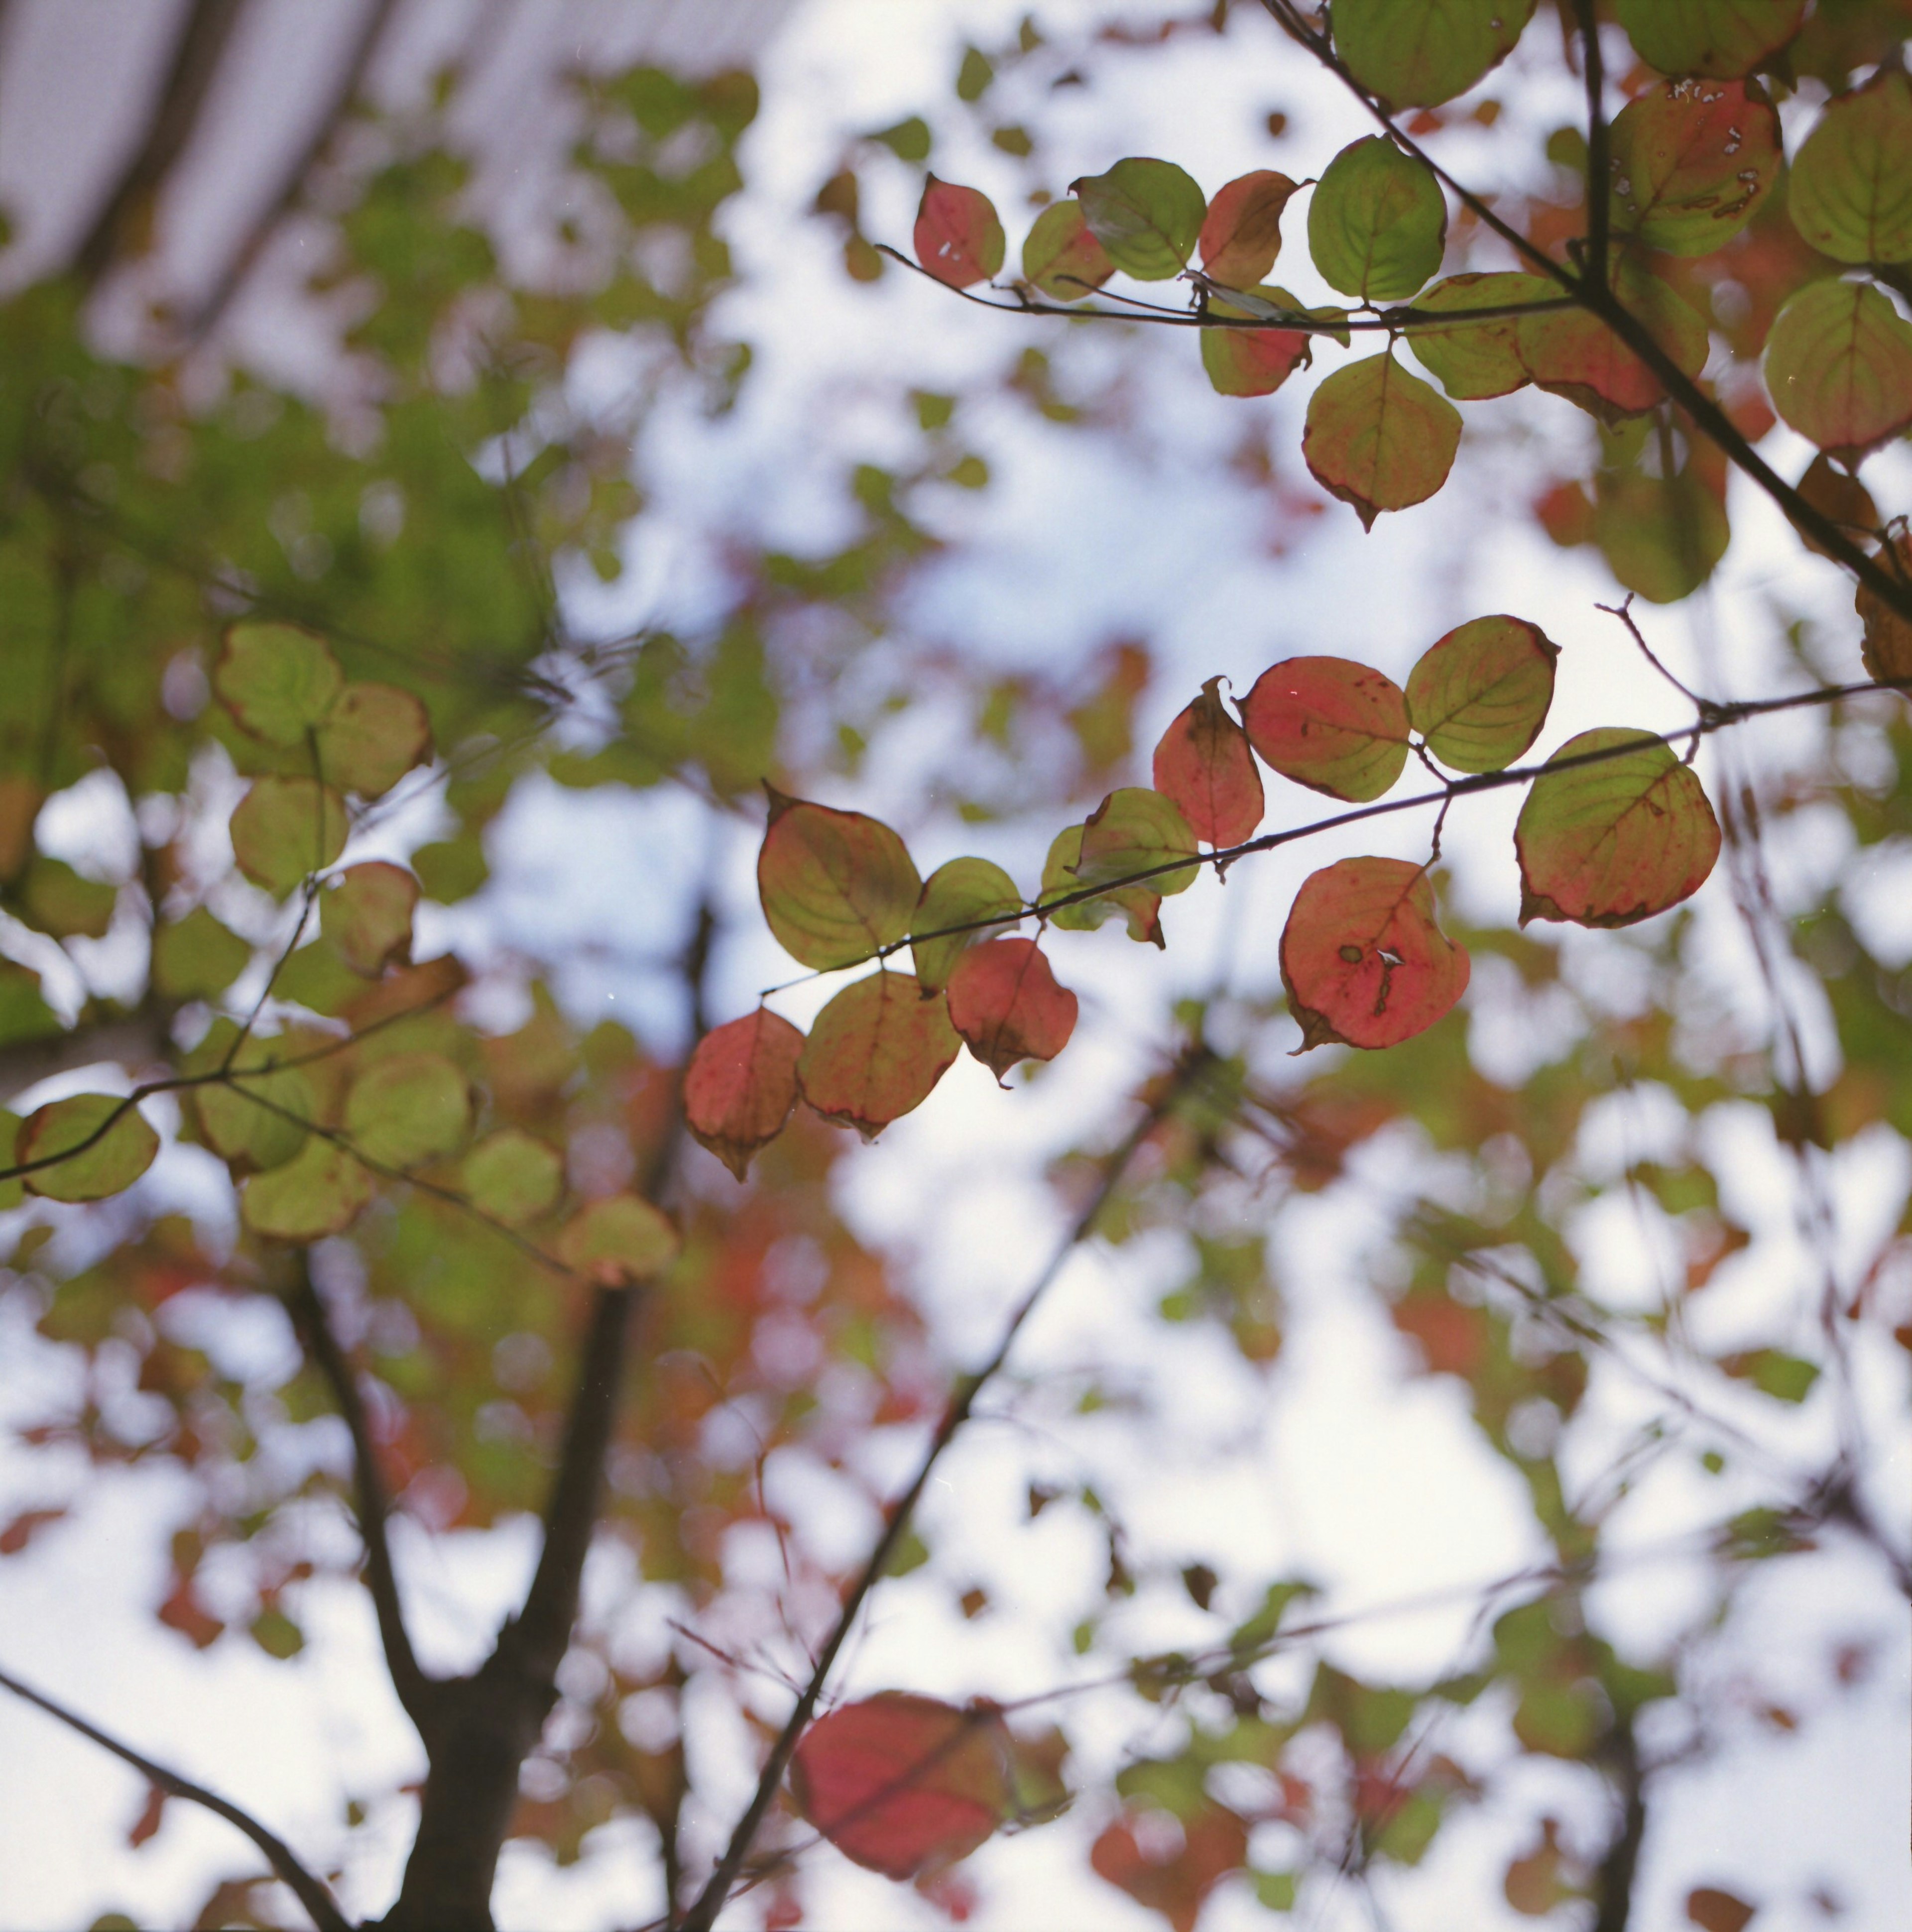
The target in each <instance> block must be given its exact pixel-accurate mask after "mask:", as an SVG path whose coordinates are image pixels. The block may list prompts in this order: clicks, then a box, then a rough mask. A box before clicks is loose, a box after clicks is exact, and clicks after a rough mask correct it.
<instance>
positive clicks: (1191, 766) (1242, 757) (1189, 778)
mask: <svg viewBox="0 0 1912 1932" xmlns="http://www.w3.org/2000/svg"><path fill="white" fill-rule="evenodd" d="M1221 682H1222V681H1221V679H1220V678H1218V677H1211V678H1210V679H1209V680H1208V682H1207V683H1206V684H1205V685H1202V694H1201V696H1200V697H1198V698H1196V700H1195V702H1194V703H1193V704H1190V705H1189V706H1187V708H1186V709H1184V710H1183V711H1181V712H1178V714H1177V715H1176V717H1175V721H1174V722H1173V723H1172V724H1170V725H1169V728H1168V729H1167V730H1166V731H1164V732H1163V733H1162V741H1161V742H1160V744H1158V745H1157V746H1156V747H1155V758H1154V771H1153V774H1152V775H1153V777H1154V784H1155V789H1156V790H1157V791H1159V792H1160V793H1162V795H1163V796H1164V797H1165V798H1168V799H1172V800H1173V801H1174V802H1175V806H1176V808H1178V810H1179V811H1181V815H1182V816H1183V817H1184V818H1185V819H1187V821H1188V823H1189V828H1190V830H1191V831H1193V832H1194V834H1195V835H1196V838H1200V839H1202V840H1205V841H1206V842H1207V843H1208V844H1211V845H1214V846H1217V847H1220V846H1226V845H1239V844H1241V842H1242V841H1243V840H1244V839H1245V838H1253V836H1254V832H1255V827H1256V826H1258V825H1259V824H1260V823H1261V822H1262V811H1263V809H1264V805H1265V801H1264V799H1263V796H1262V775H1261V773H1260V772H1259V771H1258V770H1257V769H1256V766H1255V757H1254V754H1253V751H1251V750H1250V748H1249V745H1248V735H1247V733H1246V732H1245V731H1244V730H1242V728H1241V726H1240V725H1239V724H1237V723H1236V722H1235V720H1234V719H1233V718H1231V717H1230V716H1229V714H1228V712H1227V709H1226V707H1225V706H1223V703H1222V699H1221Z"/></svg>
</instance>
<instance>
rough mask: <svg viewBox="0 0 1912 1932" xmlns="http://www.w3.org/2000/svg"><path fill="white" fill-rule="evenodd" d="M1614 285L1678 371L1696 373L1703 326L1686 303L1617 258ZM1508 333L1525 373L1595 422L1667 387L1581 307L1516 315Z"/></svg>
mask: <svg viewBox="0 0 1912 1932" xmlns="http://www.w3.org/2000/svg"><path fill="white" fill-rule="evenodd" d="M1614 293H1616V295H1617V296H1619V299H1620V300H1621V301H1622V302H1623V303H1624V304H1625V305H1626V307H1627V308H1628V309H1629V310H1630V311H1631V312H1632V313H1633V314H1634V315H1636V316H1637V317H1639V319H1640V320H1641V321H1642V322H1643V323H1645V324H1646V327H1647V329H1649V331H1650V332H1652V336H1653V338H1654V340H1655V341H1656V342H1658V344H1659V345H1660V347H1661V349H1663V350H1664V351H1665V352H1666V353H1667V355H1668V356H1670V358H1671V359H1672V360H1673V362H1675V363H1676V364H1677V365H1679V368H1680V369H1681V370H1682V371H1683V372H1684V373H1685V374H1687V375H1688V376H1694V377H1697V375H1698V374H1699V373H1700V371H1701V370H1702V369H1703V368H1705V366H1706V350H1707V337H1706V323H1704V322H1703V320H1701V319H1700V317H1699V316H1698V315H1697V314H1695V313H1694V310H1693V309H1692V308H1691V306H1690V305H1688V304H1687V303H1686V302H1683V301H1682V299H1680V298H1679V296H1676V294H1674V293H1673V290H1671V289H1670V288H1668V287H1667V285H1666V284H1665V283H1664V282H1663V281H1661V280H1660V279H1659V278H1658V276H1657V275H1649V273H1647V272H1646V271H1645V270H1644V269H1640V268H1637V267H1636V266H1634V265H1633V264H1631V263H1622V265H1621V268H1620V272H1619V276H1618V278H1616V284H1615V288H1614ZM1514 344H1515V347H1516V350H1517V353H1518V354H1519V356H1520V360H1521V362H1523V364H1524V365H1526V370H1527V373H1528V374H1529V375H1530V376H1532V378H1533V380H1535V382H1536V383H1538V384H1539V386H1541V388H1542V389H1546V390H1548V391H1550V392H1552V393H1553V395H1556V396H1564V397H1565V398H1566V399H1567V400H1568V401H1569V402H1571V403H1577V404H1578V405H1579V406H1580V407H1581V408H1582V409H1583V410H1586V411H1587V412H1588V413H1589V414H1591V415H1593V416H1598V418H1599V419H1600V420H1601V422H1605V423H1608V424H1611V423H1615V422H1619V421H1620V420H1621V419H1622V418H1624V417H1626V416H1639V415H1641V414H1643V413H1644V412H1646V410H1650V409H1651V408H1652V407H1653V406H1654V404H1656V403H1658V401H1660V400H1661V398H1662V397H1664V395H1665V394H1666V391H1665V389H1664V388H1663V387H1662V386H1661V382H1660V379H1659V378H1658V377H1657V376H1655V374H1653V372H1652V371H1651V370H1650V369H1649V368H1647V366H1646V364H1645V363H1643V362H1641V361H1640V359H1639V357H1638V356H1636V355H1634V353H1633V351H1632V350H1631V349H1629V348H1628V347H1627V346H1626V344H1625V343H1623V342H1622V341H1621V340H1620V339H1619V337H1618V336H1617V335H1615V334H1614V333H1613V331H1612V330H1611V329H1609V328H1608V327H1607V325H1606V324H1605V323H1604V322H1602V321H1601V320H1600V318H1599V317H1598V316H1596V315H1592V314H1589V313H1588V312H1587V311H1586V310H1584V309H1556V310H1550V311H1546V312H1544V313H1543V314H1538V315H1531V316H1523V317H1521V318H1520V321H1519V323H1517V325H1516V326H1515V329H1514Z"/></svg>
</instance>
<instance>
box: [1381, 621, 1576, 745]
mask: <svg viewBox="0 0 1912 1932" xmlns="http://www.w3.org/2000/svg"><path fill="white" fill-rule="evenodd" d="M1559 655H1560V647H1559V645H1557V644H1556V643H1553V642H1552V641H1551V640H1550V639H1549V638H1548V637H1547V634H1546V633H1545V632H1544V631H1542V630H1541V628H1540V626H1539V625H1538V624H1530V623H1529V622H1527V621H1526V619H1524V618H1522V617H1507V616H1499V617H1477V618H1475V619H1474V621H1473V622H1472V623H1470V624H1463V625H1460V628H1458V629H1457V630H1452V631H1448V634H1447V635H1446V636H1445V637H1442V639H1441V640H1439V642H1438V643H1434V644H1431V645H1430V646H1428V648H1427V650H1426V651H1425V652H1424V653H1423V654H1422V655H1421V660H1420V661H1419V662H1418V664H1415V667H1414V669H1413V670H1412V673H1409V677H1408V680H1407V715H1408V718H1409V721H1410V722H1412V724H1413V726H1414V728H1415V730H1417V731H1418V732H1419V733H1421V736H1422V737H1424V739H1427V748H1428V750H1429V751H1431V752H1433V754H1434V756H1435V757H1437V758H1438V759H1439V760H1440V761H1441V763H1442V764H1444V765H1446V766H1449V767H1450V768H1451V769H1453V770H1454V771H1457V772H1497V771H1501V770H1502V769H1505V767H1506V766H1508V765H1511V763H1513V762H1514V760H1515V759H1516V758H1517V757H1519V756H1520V754H1521V753H1522V752H1523V751H1525V750H1526V748H1527V747H1528V746H1529V745H1531V744H1532V742H1533V741H1534V740H1535V739H1536V738H1537V737H1538V736H1539V735H1540V727H1541V725H1542V724H1544V723H1545V722H1546V721H1547V708H1548V706H1550V705H1551V704H1552V703H1553V666H1554V662H1555V660H1556V659H1557V658H1559Z"/></svg>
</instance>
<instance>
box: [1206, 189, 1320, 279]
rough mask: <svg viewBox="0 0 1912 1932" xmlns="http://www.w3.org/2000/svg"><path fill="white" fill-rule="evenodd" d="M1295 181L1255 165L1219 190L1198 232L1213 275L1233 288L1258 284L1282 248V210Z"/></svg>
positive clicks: (1209, 269)
mask: <svg viewBox="0 0 1912 1932" xmlns="http://www.w3.org/2000/svg"><path fill="white" fill-rule="evenodd" d="M1296 186H1297V184H1296V183H1295V182H1293V181H1290V180H1289V178H1288V177H1287V176H1286V175H1284V174H1278V173H1277V172H1275V170H1274V169H1272V168H1257V169H1256V170H1255V171H1254V172H1253V174H1246V175H1240V176H1238V178H1236V179H1235V180H1234V181H1230V182H1229V184H1228V185H1227V186H1226V187H1224V188H1222V189H1221V190H1219V191H1218V192H1217V194H1216V196H1215V198H1214V200H1213V201H1211V202H1209V204H1208V213H1207V214H1205V216H1204V217H1202V232H1201V234H1200V236H1199V242H1200V245H1201V250H1202V268H1203V269H1204V270H1205V272H1207V274H1208V276H1209V277H1210V278H1211V280H1213V281H1217V282H1220V284H1221V285H1222V286H1223V287H1224V288H1229V289H1252V288H1255V287H1257V286H1258V284H1259V283H1260V281H1261V280H1262V277H1263V276H1264V275H1266V274H1267V273H1268V271H1269V270H1270V269H1272V268H1273V267H1274V263H1275V258H1276V257H1277V256H1278V255H1279V254H1280V253H1281V214H1282V211H1283V209H1284V208H1286V206H1287V205H1288V201H1289V196H1291V195H1292V194H1293V193H1295V188H1296ZM1263 293H1265V291H1263Z"/></svg>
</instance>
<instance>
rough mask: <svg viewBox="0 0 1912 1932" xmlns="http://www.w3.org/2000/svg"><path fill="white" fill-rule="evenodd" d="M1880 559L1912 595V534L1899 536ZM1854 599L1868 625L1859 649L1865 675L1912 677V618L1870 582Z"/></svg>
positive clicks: (1887, 678) (1885, 679)
mask: <svg viewBox="0 0 1912 1932" xmlns="http://www.w3.org/2000/svg"><path fill="white" fill-rule="evenodd" d="M1877 561H1878V563H1879V565H1880V568H1882V569H1883V570H1885V571H1887V572H1888V573H1889V574H1890V575H1892V576H1893V577H1896V578H1897V579H1898V581H1899V583H1901V584H1903V585H1904V586H1905V591H1906V594H1907V596H1909V597H1912V536H1901V537H1899V538H1896V539H1895V541H1894V542H1893V543H1892V544H1891V545H1890V547H1889V548H1886V549H1884V550H1880V552H1879V553H1878V558H1877ZM1852 601H1853V609H1854V610H1856V611H1857V612H1858V613H1859V622H1860V623H1861V624H1862V625H1863V626H1864V627H1865V634H1864V638H1863V640H1862V642H1861V643H1860V645H1859V655H1860V656H1861V657H1862V658H1863V659H1864V660H1865V673H1866V675H1867V676H1868V677H1875V678H1877V679H1880V680H1881V681H1883V682H1892V681H1895V680H1898V679H1907V678H1912V621H1908V620H1907V619H1905V618H1904V617H1901V616H1900V615H1899V614H1898V612H1897V611H1896V610H1894V609H1893V608H1892V606H1891V605H1890V604H1888V603H1887V602H1886V601H1885V599H1884V598H1883V597H1881V596H1880V595H1878V593H1877V592H1876V591H1874V589H1873V588H1872V586H1871V585H1870V584H1869V583H1862V584H1860V585H1859V587H1858V589H1856V591H1855V592H1853V600H1852Z"/></svg>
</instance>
